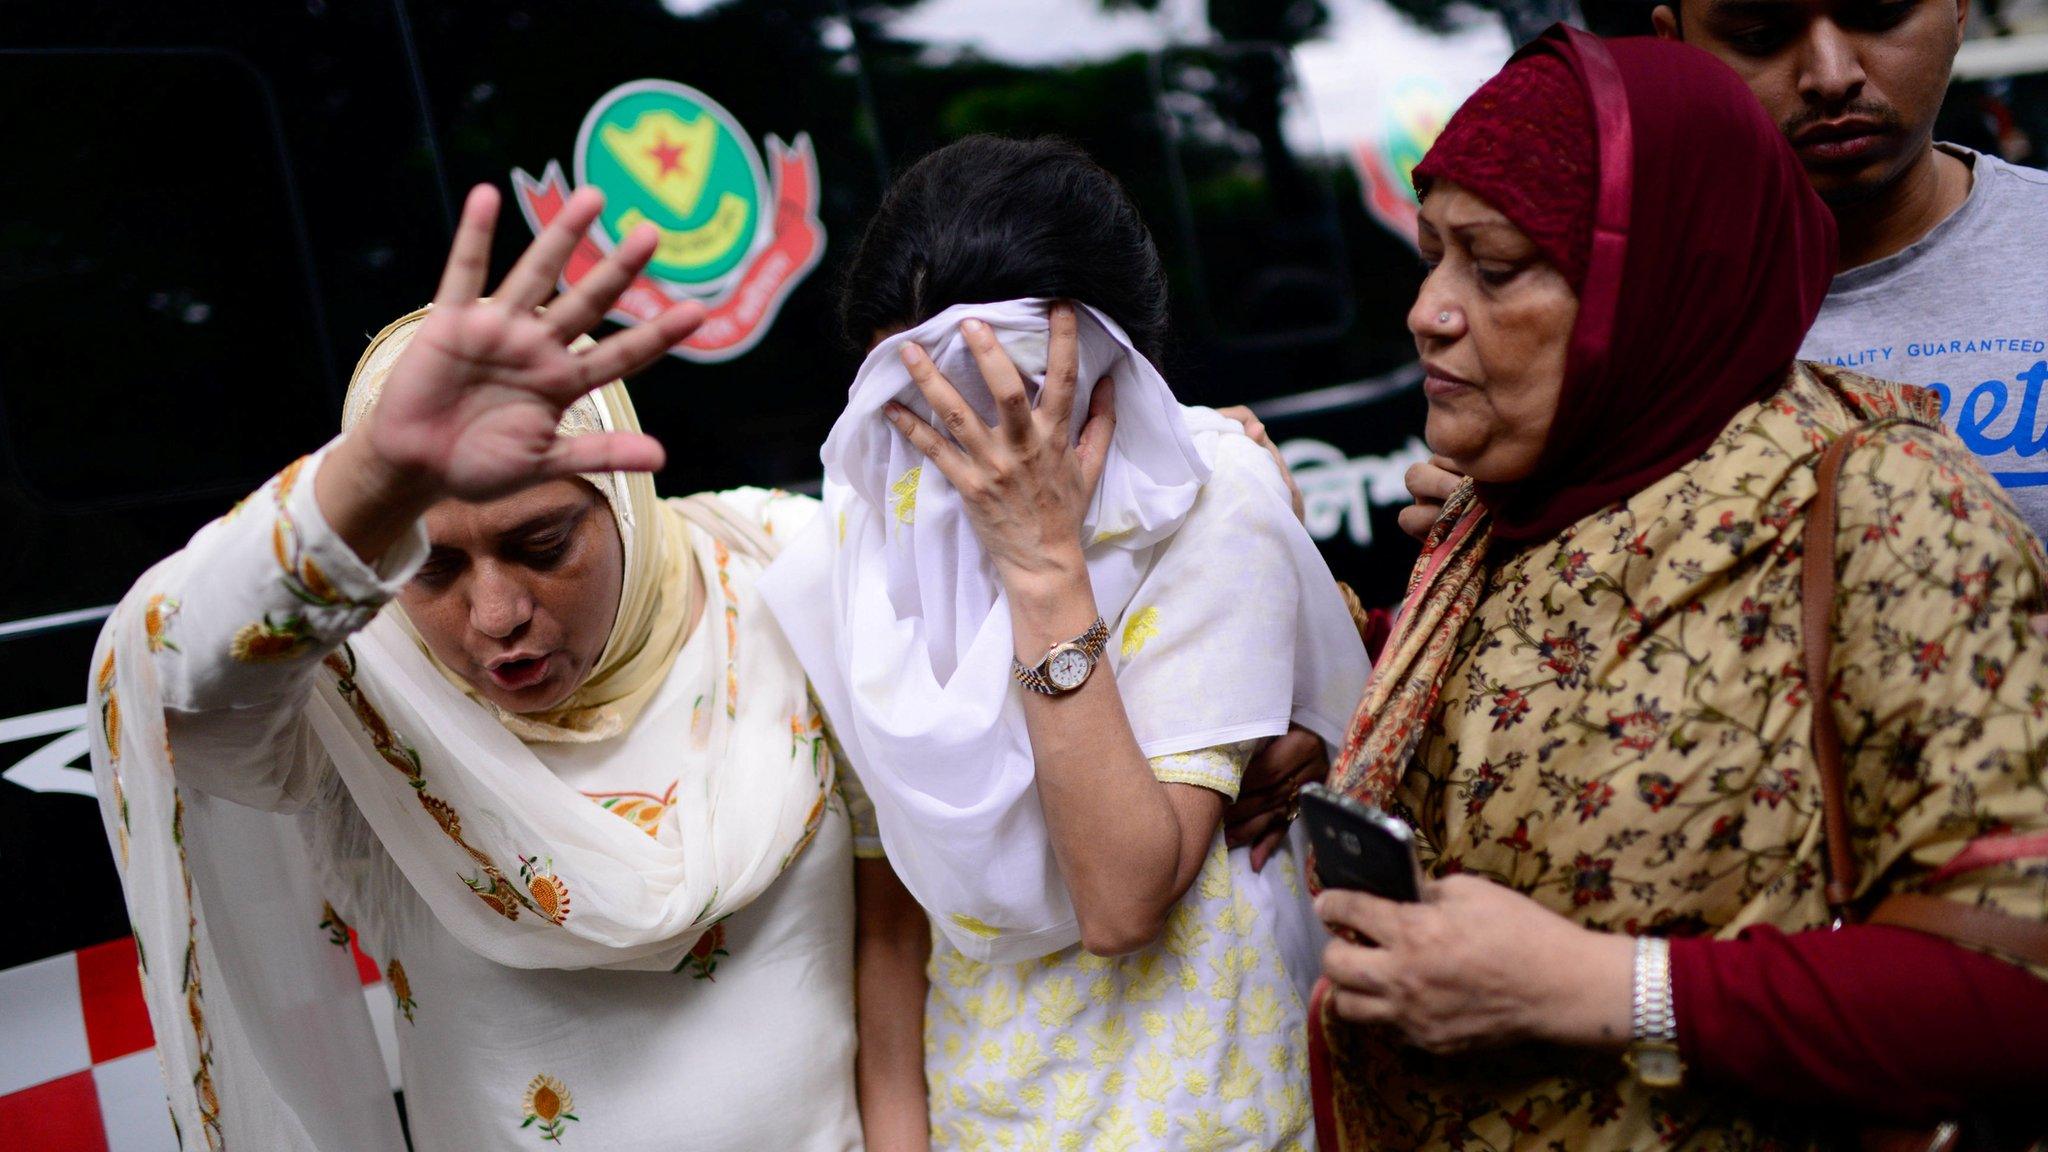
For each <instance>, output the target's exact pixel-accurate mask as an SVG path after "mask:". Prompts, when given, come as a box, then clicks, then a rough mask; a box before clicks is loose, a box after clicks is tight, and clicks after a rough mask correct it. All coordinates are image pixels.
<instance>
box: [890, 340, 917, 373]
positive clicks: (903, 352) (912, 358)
mask: <svg viewBox="0 0 2048 1152" xmlns="http://www.w3.org/2000/svg"><path fill="white" fill-rule="evenodd" d="M923 353H924V349H922V348H919V347H918V346H917V343H916V341H911V342H910V343H907V344H905V345H904V346H903V347H901V348H898V349H897V350H896V354H897V355H898V356H901V357H902V358H903V362H904V363H905V364H908V365H910V366H911V367H912V368H915V367H917V358H918V357H919V356H920V355H922V354H923Z"/></svg>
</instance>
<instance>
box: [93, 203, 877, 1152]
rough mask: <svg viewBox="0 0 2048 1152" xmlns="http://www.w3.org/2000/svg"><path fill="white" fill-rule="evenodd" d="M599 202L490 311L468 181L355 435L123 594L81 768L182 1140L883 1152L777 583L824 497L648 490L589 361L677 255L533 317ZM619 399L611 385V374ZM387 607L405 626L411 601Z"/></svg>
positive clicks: (349, 419) (635, 335) (840, 892)
mask: <svg viewBox="0 0 2048 1152" xmlns="http://www.w3.org/2000/svg"><path fill="white" fill-rule="evenodd" d="M599 199H600V198H599V197H597V196H596V195H595V194H593V193H591V192H588V191H585V192H582V193H579V194H578V195H577V196H576V197H574V198H572V199H571V200H570V202H569V204H568V206H567V208H566V209H565V210H564V212H563V213H562V215H561V217H560V218H559V219H558V220H556V222H555V223H554V224H553V225H552V226H551V227H550V228H549V229H547V230H546V231H545V232H544V233H543V234H542V235H541V236H540V238H539V239H538V240H536V242H535V243H534V245H533V246H532V248H530V249H529V250H528V251H527V252H526V254H525V256H524V257H523V258H522V259H521V260H520V261H519V263H518V265H517V266H516V267H515V268H514V269H513V270H512V272H511V274H510V275H509V276H508V277H507V279H506V280H505V281H504V283H503V284H501V285H500V286H499V288H498V290H497V293H496V295H495V297H494V298H493V299H488V300H484V299H479V296H480V295H481V293H482V291H483V288H484V271H485V267H486V263H487V257H488V252H489V247H490V233H491V223H492V220H493V218H494V216H495V213H496V209H497V203H496V196H495V194H494V193H493V192H492V191H491V190H489V189H487V188H485V189H478V190H477V191H476V192H474V193H472V194H471V196H470V199H469V202H468V204H467V205H466V207H465V209H464V213H463V217H462V222H461V225H460V227H459V229H458V232H457V236H456V240H455V244H454V248H453V251H452V253H451V255H450V259H449V264H448V270H447V273H446V275H445V276H444V278H443V281H442V284H441V287H440V290H439V292H438V293H437V296H436V300H435V304H434V305H433V307H432V308H431V310H426V311H422V312H420V313H415V314H414V315H412V316H408V317H406V318H404V319H403V320H401V321H399V322H398V323H396V324H394V325H393V326H392V327H391V328H389V329H386V331H385V332H384V333H382V334H381V335H380V336H379V337H378V338H377V340H376V342H375V343H374V344H373V345H372V346H371V348H370V350H369V352H368V353H366V355H365V356H364V359H363V362H362V364H361V365H360V366H359V367H358V370H357V374H356V378H355V380H354V381H353V382H352V383H351V386H350V395H349V402H348V407H347V412H346V417H345V423H346V425H347V427H346V430H345V432H344V434H343V435H342V436H341V437H340V438H339V439H337V440H336V441H334V442H333V443H331V444H330V445H328V446H327V447H326V448H325V449H323V450H322V451H320V452H318V453H315V454H314V455H312V456H310V457H308V458H306V459H304V460H302V461H300V462H298V463H295V464H293V465H291V466H290V467H288V468H286V469H285V470H284V471H283V472H282V473H280V474H279V475H278V476H277V477H276V478H275V479H273V480H272V481H270V482H269V483H268V484H266V485H264V487H263V488H262V489H261V490H260V491H258V492H257V493H256V494H254V495H253V496H252V497H250V498H249V499H248V500H246V501H244V502H243V503H242V504H241V505H240V506H238V508H237V509H236V510H235V511H233V512H230V513H229V514H228V515H227V516H224V517H223V518H221V519H220V520H218V521H216V522H214V523H213V524H210V525H208V526H207V527H206V528H204V529H202V530H201V531H200V532H199V534H198V535H197V536H195V537H194V538H193V540H192V541H191V543H190V544H189V545H188V546H187V547H186V548H185V549H184V550H183V551H181V552H179V553H178V554H176V555H174V556H172V557H170V558H169V559H167V560H165V561H164V562H163V563H161V564H159V565H157V566H156V567H155V568H154V569H152V570H151V571H150V572H148V573H147V574H145V575H144V576H143V577H142V579H141V580H140V581H139V582H138V583H137V584H136V585H135V587H134V589H133V590H132V591H131V592H130V593H129V595H128V596H127V598H126V599H125V600H124V601H123V602H122V604H121V606H120V608H119V609H118V611H117V612H116V613H115V615H114V617H113V618H112V620H111V621H110V622H109V623H108V625H107V628H106V630H105V632H104V633H103V634H102V636H101V639H100V643H99V647H98V650H97V652H96V653H95V656H94V663H93V684H92V694H93V702H94V706H95V710H96V714H97V715H98V716H99V717H100V721H101V722H100V723H99V724H98V725H97V727H96V732H95V738H94V743H93V768H94V774H95V777H96V779H97V781H98V783H99V788H100V794H101V797H102V807H103V811H104V813H105V817H106V820H107V827H108V833H109V836H110V838H111V839H112V840H113V841H114V843H115V845H116V847H117V850H118V853H119V855H120V858H121V862H122V868H123V878H124V884H125V887H126V893H127V897H128V904H129V908H130V910H131V915H132V916H133V918H134V923H135V934H136V939H137V943H138V950H139V956H140V958H141V960H142V965H143V982H144V987H145V994H146V997H147V999H148V1002H149V1006H150V1012H151V1018H152V1022H153V1023H154V1025H155V1028H156V1035H157V1044H158V1053H159V1055H160V1056H161V1058H162V1060H163V1064H164V1072H165V1079H166V1084H167V1087H168V1089H169V1096H170V1105H171V1113H172V1118H173V1121H174V1123H175V1124H176V1126H177V1128H178V1129H179V1133H180V1140H181V1143H182V1144H183V1145H184V1146H185V1147H187V1148H200V1147H204V1148H210V1149H216V1150H218V1149H252V1150H261V1152H279V1150H317V1152H342V1150H356V1149H361V1150H364V1152H369V1150H373V1149H374V1150H376V1152H389V1150H391V1149H396V1148H402V1147H404V1146H405V1145H404V1143H403V1138H402V1137H401V1134H400V1123H399V1117H398V1114H397V1111H396V1109H395V1108H394V1107H393V1103H392V1096H391V1088H392V1087H393V1085H392V1083H391V1082H390V1080H389V1079H388V1078H387V1074H386V1072H385V1070H384V1068H383V1066H382V1064H381V1063H380V1061H379V1059H378V1049H377V1045H376V1043H375V1039H374V1033H373V1031H372V1024H371V1021H370V1017H369V1014H368V1013H367V1012H366V1011H365V1009H364V1001H363V998H362V995H361V992H360V990H359V983H358V979H357V976H356V970H355V967H354V965H353V964H352V963H351V959H350V952H349V949H348V947H347V943H348V938H349V929H350V927H351V926H353V928H354V929H355V931H356V932H357V933H358V935H359V938H360V942H361V945H362V948H363V950H364V951H365V952H366V953H367V954H369V955H370V956H371V957H373V958H374V959H375V961H376V962H377V964H378V966H379V967H380V968H381V969H383V971H384V973H385V976H386V980H387V982H388V984H389V987H390V988H391V990H392V992H393V994H394V995H395V997H396V1000H397V1006H398V1016H397V1017H396V1028H397V1031H398V1049H399V1052H400V1054H401V1060H400V1075H399V1080H400V1084H401V1086H402V1087H403V1088H404V1089H405V1099H406V1105H407V1114H408V1115H407V1120H408V1125H407V1126H408V1128H409V1130H410V1135H411V1140H412V1146H413V1147H414V1148H415V1149H417V1150H419V1152H443V1150H452V1149H462V1150H464V1152H472V1150H488V1149H528V1148H535V1147H539V1146H541V1145H543V1144H548V1143H552V1144H560V1145H564V1146H570V1147H575V1146H581V1147H586V1148H592V1149H606V1150H618V1152H631V1150H635V1149H655V1148H662V1149H668V1148H690V1149H742V1148H744V1149H758V1148H775V1149H820V1150H837V1149H848V1148H857V1147H858V1146H859V1144H860V1134H859V1117H858V1113H857V1109H856V1107H855V1101H854V1083H853V1049H854V1022H853V979H852V973H851V965H850V963H849V960H850V958H851V956H852V953H853V894H852V864H851V853H850V847H849V838H850V830H849V820H848V814H847V811H846V808H845V806H844V804H842V803H841V802H839V800H838V799H837V798H836V797H837V794H836V792H835V789H834V783H835V781H834V766H833V759H832V757H831V755H830V753H829V751H828V750H827V748H826V745H825V741H824V738H823V733H822V728H821V725H820V722H819V719H818V716H817V714H816V713H815V712H814V711H813V709H812V706H811V704H810V701H809V699H808V695H807V692H806V689H805V684H804V679H803V674H802V671H801V669H800V668H799V667H798V665H797V663H796V660H795V659H794V657H793V656H792V655H791V654H790V651H789V649H788V646H787V644H786V642H785V641H784V640H783V638H782V635H781V633H780V632H779V631H778V630H777V628H776V627H775V625H774V623H773V622H772V620H771V619H770V618H769V616H768V614H767V613H766V612H765V611H763V610H762V609H761V606H760V601H759V598H758V596H757V594H756V592H755V588H754V585H755V578H756V577H757V576H758V575H759V573H760V571H761V569H762V568H763V566H764V565H765V563H766V562H767V559H768V556H769V553H770V551H771V550H772V544H771V543H770V541H771V540H772V538H773V537H776V536H787V535H789V534H791V533H793V532H794V530H795V528H796V527H797V526H798V522H799V521H800V520H801V518H803V517H804V516H805V515H807V513H808V505H807V504H806V503H805V502H801V501H797V500H792V499H785V498H781V497H778V496H774V495H771V494H769V493H765V492H761V491H758V490H740V491H736V492H730V493H723V494H720V495H718V496H708V495H706V496H697V497H692V498H690V499H688V500H681V501H667V502H663V501H660V500H657V499H656V498H655V496H654V489H653V486H652V484H651V482H650V481H649V479H648V478H647V475H646V473H647V472H648V471H649V470H651V469H653V468H656V467H659V466H660V464H661V460H662V454H661V449H660V446H659V445H658V444H657V443H656V442H655V441H654V440H653V439H652V438H650V437H648V436H646V435H644V434H642V433H641V432H640V431H639V429H638V425H637V422H636V421H635V419H634V416H633V412H632V408H631V405H630V404H629V402H628V401H627V398H626V394H625V391H624V389H623V387H622V386H620V385H618V384H617V383H616V382H614V383H611V384H605V383H604V382H605V381H614V380H615V378H616V377H618V376H620V375H621V374H623V373H626V372H629V371H632V370H634V369H636V368H638V367H640V366H642V365H644V364H646V363H647V362H649V361H651V360H652V359H654V358H655V357H657V356H659V355H660V354H661V353H662V352H663V350H665V349H666V348H668V347H669V346H670V345H671V344H672V343H674V342H675V341H676V340H679V339H681V338H682V337H683V336H685V335H687V334H688V332H689V331H690V330H691V329H692V328H693V327H694V326H695V325H696V323H697V322H698V321H699V319H701V312H700V311H699V310H697V309H695V308H694V307H685V308H681V309H677V310H675V311H672V312H670V313H668V314H666V315H664V316H662V317H660V318H659V319H656V320H654V321H651V322H649V323H647V324H644V325H641V326H639V327H636V328H632V329H629V330H627V331H624V332H621V333H618V334H616V335H613V336H611V337H610V338H608V339H606V340H604V341H602V342H599V343H596V344H590V343H589V342H588V341H587V340H581V341H580V342H579V336H580V334H581V333H582V332H583V330H584V329H586V328H588V327H590V326H591V325H592V324H594V323H595V322H596V321H597V320H598V318H599V317H600V316H602V315H603V313H604V311H605V310H606V308H607V307H608V306H609V305H610V303H611V301H612V300H613V299H615V298H616V297H617V295H618V294H619V293H620V291H621V290H623V289H624V288H625V287H626V285H627V284H628V283H629V282H630V281H631V279H632V277H633V276H634V275H635V274H636V273H637V272H638V270H639V268H640V267H641V266H642V265H643V264H644V263H645V262H646V260H647V258H648V256H649V254H650V252H651V250H652V249H653V247H654V239H655V237H654V235H653V234H652V232H651V230H643V232H642V233H640V234H636V235H634V236H633V237H631V238H629V239H628V240H627V241H625V242H624V243H623V244H621V245H620V246H619V248H618V250H617V251H615V252H613V253H612V254H611V256H610V257H609V258H608V259H607V260H605V262H604V263H603V264H602V265H601V266H599V267H598V268H597V269H596V270H595V271H593V273H592V274H591V275H590V276H588V277H586V278H585V279H584V280H583V282H582V283H581V284H580V285H579V286H577V287H576V288H575V289H574V290H572V291H570V292H568V293H566V294H565V295H563V296H562V297H561V298H559V299H557V300H555V301H554V302H553V304H552V305H551V306H550V307H549V308H548V310H547V311H546V312H545V313H544V314H542V313H540V312H538V311H537V309H538V307H539V306H540V305H541V304H543V303H546V302H547V301H548V299H549V297H550V296H551V295H552V294H553V290H554V286H555V284H556V278H557V276H558V274H559V271H560V268H561V266H562V263H563V261H564V259H565V258H566V256H567V255H568V252H569V250H570V248H571V246H572V245H573V243H574V242H575V240H576V238H577V237H578V236H580V235H581V234H582V232H583V230H584V229H585V228H586V227H587V226H588V224H589V222H590V221H591V219H592V218H593V217H594V216H595V215H596V213H597V211H598V207H599ZM600 385H602V386H601V387H600ZM393 600H396V601H397V603H398V605H399V607H400V609H401V610H400V611H381V609H383V608H384V606H385V605H386V604H388V603H390V602H392V601H393Z"/></svg>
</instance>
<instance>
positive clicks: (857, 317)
mask: <svg viewBox="0 0 2048 1152" xmlns="http://www.w3.org/2000/svg"><path fill="white" fill-rule="evenodd" d="M1028 296H1044V297H1058V298H1063V299H1068V300H1077V301H1080V302H1081V303H1084V304H1089V305H1092V306H1094V307H1096V308H1099V309H1101V310H1102V311H1103V312H1105V313H1107V314H1108V315H1109V317H1110V318H1111V319H1113V320H1115V321H1116V322H1117V323H1118V324H1120V325H1122V326H1123V329H1124V331H1125V332H1127V333H1129V334H1130V337H1131V342H1132V344H1134V345H1135V346H1136V347H1137V349H1138V351H1140V352H1143V353H1144V354H1145V355H1146V356H1147V357H1149V358H1151V359H1152V360H1153V361H1154V362H1157V361H1158V359H1159V354H1160V351H1161V348H1162V345H1163V344H1164V343H1165V339H1166V272H1165V269H1163V268H1162V267H1161V266H1160V263H1159V250H1158V249H1157V248H1156V247H1154V246H1153V244H1152V233H1151V232H1150V231H1149V230H1147V229H1146V227H1145V221H1144V218H1143V217H1141V216H1139V215H1138V209H1137V206H1136V205H1135V204H1132V203H1131V198H1130V196H1129V195H1128V194H1126V193H1125V192H1124V188H1123V185H1122V184H1119V183H1118V182H1117V179H1116V177H1114V176H1112V175H1110V174H1109V172H1108V171H1107V170H1105V169H1104V168H1103V167H1102V165H1100V164H1097V163H1096V162H1095V161H1094V159H1092V158H1091V157H1090V156H1089V155H1088V154H1087V153H1086V152H1083V151H1082V150H1081V149H1079V148H1076V147H1075V146H1074V145H1072V144H1069V143H1067V142H1066V141H1063V140H1056V139H1051V138H1042V139H1037V140H1006V139H1003V138H1001V137H998V136H969V137H967V138H965V139H963V140H959V141H956V142H955V143H952V144H948V145H946V146H945V147H944V148H940V149H938V150H937V151H935V152H932V153H930V154H929V155H927V156H925V157H924V158H923V159H922V160H919V161H918V162H917V163H915V164H913V165H911V166H910V169H909V171H906V172H904V173H903V174H902V175H901V176H899V177H897V178H896V182H895V183H894V184H892V185H890V187H889V191H888V194H887V195H885V196H883V197H882V206H881V207H880V208H878V209H877V210H876V211H875V218H874V219H873V220H871V221H869V222H868V227H867V231H866V232H864V233H862V235H861V238H860V244H859V245H858V246H857V247H856V248H855V249H854V252H853V259H852V260H851V261H850V262H849V263H848V264H847V267H846V271H845V274H844V276H843V277H842V280H841V284H840V290H839V323H840V327H841V330H842V331H843V332H844V333H845V336H846V339H847V342H848V343H850V344H851V345H852V346H853V347H854V348H856V349H865V348H866V347H867V346H868V345H869V344H870V343H871V342H872V341H873V339H874V335H875V333H876V332H878V331H884V330H888V329H895V328H908V327H912V326H914V325H917V324H920V323H923V322H924V321H926V320H929V319H931V318H932V317H933V316H936V315H938V314H939V313H940V312H943V311H945V310H946V309H947V308H950V307H952V306H953V305H955V304H982V303H988V302H991V301H996V300H1015V299H1019V298H1022V297H1028Z"/></svg>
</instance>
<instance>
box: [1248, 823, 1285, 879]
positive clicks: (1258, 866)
mask: <svg viewBox="0 0 2048 1152" xmlns="http://www.w3.org/2000/svg"><path fill="white" fill-rule="evenodd" d="M1285 843H1287V827H1286V825H1282V826H1280V827H1278V828H1275V829H1273V830H1272V831H1271V832H1268V833H1266V834H1265V835H1264V836H1261V837H1259V841H1258V843H1256V844H1253V845H1252V861H1251V863H1252V871H1253V872H1264V871H1265V870H1266V864H1267V863H1268V862H1270V861H1271V860H1272V859H1273V853H1275V852H1278V851H1279V850H1280V846H1281V845H1283V844H1285Z"/></svg>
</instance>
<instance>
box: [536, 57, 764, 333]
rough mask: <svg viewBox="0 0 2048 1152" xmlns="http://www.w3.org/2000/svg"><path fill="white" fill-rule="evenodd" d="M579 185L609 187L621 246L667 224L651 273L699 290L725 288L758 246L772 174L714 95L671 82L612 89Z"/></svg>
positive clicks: (588, 123)
mask: <svg viewBox="0 0 2048 1152" xmlns="http://www.w3.org/2000/svg"><path fill="white" fill-rule="evenodd" d="M576 183H577V184H578V185H579V186H580V185H593V186H595V187H597V188H599V189H601V190H603V192H604V194H605V206H604V214H603V215H602V216H600V217H599V218H598V227H600V228H602V229H603V230H604V232H605V234H606V237H607V239H609V240H610V241H611V242H612V243H613V244H616V243H618V242H619V241H620V240H622V239H624V238H625V237H626V236H627V235H629V234H630V233H631V232H632V231H633V230H634V229H635V228H638V227H640V226H641V225H643V224H653V225H654V226H656V227H657V228H659V229H661V242H660V244H659V245H658V246H657V247H656V248H655V250H654V259H653V260H651V261H649V262H648V265H647V271H648V272H649V273H650V274H652V275H654V276H658V277H660V278H661V279H663V280H665V281H667V282H669V283H670V284H673V285H675V286H676V287H678V288H681V289H683V290H684V291H686V292H690V293H693V294H695V293H705V294H708V293H711V292H715V291H717V290H718V289H719V288H721V287H723V286H724V284H725V282H726V281H727V280H729V279H731V277H732V275H733V273H734V272H735V271H736V270H737V269H738V268H739V266H740V264H741V262H742V261H744V260H745V259H746V257H747V255H748V253H749V251H750V250H751V249H752V248H753V246H754V239H755V236H756V234H757V232H758V231H759V228H758V225H759V222H760V218H761V208H762V205H763V204H764V203H766V202H767V200H768V177H767V174H766V173H765V172H763V171H762V169H761V157H760V154H759V153H757V152H756V151H755V150H754V143H753V141H751V140H749V139H748V138H747V137H746V135H745V134H744V133H742V132H741V131H740V126H739V122H738V121H736V120H734V119H733V118H732V115H731V113H728V112H727V111H726V110H725V109H724V108H721V107H719V105H718V103H717V102H716V101H714V100H712V99H711V98H710V97H709V96H706V95H704V94H703V93H702V92H699V91H697V90H696V89H695V88H691V87H688V86H687V85H683V84H676V83H672V82H670V81H667V80H636V81H634V82H633V83H631V84H624V85H621V86H620V87H617V88H614V89H612V90H611V91H610V92H608V93H606V94H605V96H604V98H603V99H601V100H599V101H598V102H597V104H596V105H595V106H593V107H592V108H591V109H590V114H589V115H588V116H586V117H584V120H583V130H582V131H581V132H579V133H578V134H577V138H576Z"/></svg>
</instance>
